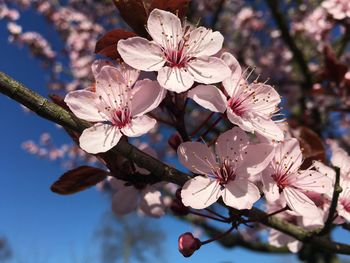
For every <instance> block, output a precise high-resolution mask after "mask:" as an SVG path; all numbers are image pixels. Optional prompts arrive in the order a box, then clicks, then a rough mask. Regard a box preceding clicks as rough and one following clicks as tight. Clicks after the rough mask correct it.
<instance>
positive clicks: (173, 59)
mask: <svg viewBox="0 0 350 263" xmlns="http://www.w3.org/2000/svg"><path fill="white" fill-rule="evenodd" d="M147 29H148V32H149V34H150V35H151V37H152V39H153V41H149V40H147V39H145V38H141V37H132V38H129V39H126V40H120V41H119V42H118V52H119V54H120V55H121V57H122V58H123V60H124V61H125V62H126V63H127V64H129V65H130V66H132V67H134V68H136V69H140V70H143V71H158V77H157V80H158V82H159V83H160V85H161V86H163V87H164V88H166V89H168V90H170V91H175V92H177V93H180V92H183V91H186V90H188V89H189V88H191V86H192V85H193V83H194V81H197V82H200V83H205V84H210V83H216V82H220V81H222V80H223V79H225V78H227V77H228V76H229V75H230V70H229V68H228V67H227V66H226V65H225V63H224V62H223V61H222V60H221V59H219V58H216V57H211V56H212V55H214V54H216V53H217V52H218V51H219V50H220V49H221V48H222V43H223V40H224V38H223V36H222V35H221V34H220V33H219V32H212V30H210V29H206V28H204V27H199V28H195V29H191V28H190V27H189V26H185V27H182V25H181V21H180V19H179V18H178V17H177V16H175V15H174V14H172V13H170V12H166V11H163V10H159V9H154V10H153V11H152V12H151V14H150V16H149V18H148V21H147Z"/></svg>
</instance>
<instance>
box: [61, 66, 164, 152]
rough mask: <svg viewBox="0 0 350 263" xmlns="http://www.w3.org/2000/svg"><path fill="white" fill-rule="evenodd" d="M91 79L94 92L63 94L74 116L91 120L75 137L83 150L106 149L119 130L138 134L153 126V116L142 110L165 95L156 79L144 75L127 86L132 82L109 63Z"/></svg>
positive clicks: (111, 143) (101, 150)
mask: <svg viewBox="0 0 350 263" xmlns="http://www.w3.org/2000/svg"><path fill="white" fill-rule="evenodd" d="M95 79H96V92H91V91H88V90H78V91H72V92H70V93H68V94H67V96H66V98H65V102H66V103H67V105H68V107H69V108H70V109H71V110H72V112H73V113H74V114H75V115H76V116H77V117H79V118H81V119H84V120H87V121H90V122H95V125H94V126H92V127H90V128H88V129H85V130H84V131H83V133H82V134H81V136H80V138H79V143H80V147H81V148H82V149H83V150H85V151H87V152H89V153H93V154H96V153H99V152H106V151H108V150H109V149H111V148H112V147H113V146H115V145H116V144H117V143H118V141H119V140H120V138H121V137H122V135H123V134H124V135H126V136H128V137H138V136H141V135H143V134H145V133H147V132H148V131H149V130H151V129H152V128H153V127H154V125H155V124H156V120H154V119H153V118H150V117H148V116H146V115H145V114H146V113H147V112H149V111H151V110H153V109H155V108H156V107H157V106H158V105H159V103H160V102H161V101H162V99H163V98H164V96H165V91H164V89H163V88H162V87H160V86H159V84H158V83H157V82H156V81H151V80H149V79H144V80H141V81H138V82H136V83H135V85H134V87H133V88H132V89H131V88H130V87H131V86H132V84H134V83H131V82H130V81H129V80H127V81H125V75H123V73H122V72H121V70H119V69H118V68H115V67H112V66H109V65H107V66H104V67H102V69H101V70H100V72H99V73H98V74H97V76H95ZM135 80H136V79H132V81H135ZM126 82H127V83H126Z"/></svg>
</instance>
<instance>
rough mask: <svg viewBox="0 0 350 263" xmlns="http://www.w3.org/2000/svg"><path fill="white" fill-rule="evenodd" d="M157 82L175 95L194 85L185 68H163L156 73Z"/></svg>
mask: <svg viewBox="0 0 350 263" xmlns="http://www.w3.org/2000/svg"><path fill="white" fill-rule="evenodd" d="M157 80H158V82H159V84H160V85H161V86H162V87H164V88H166V89H167V90H170V91H174V92H176V93H181V92H184V91H186V90H188V89H189V88H191V87H192V85H193V83H194V79H193V76H192V75H191V74H190V72H189V71H188V70H187V69H186V68H185V67H182V68H178V67H173V68H171V67H167V66H165V67H163V68H162V69H161V70H159V71H158V77H157Z"/></svg>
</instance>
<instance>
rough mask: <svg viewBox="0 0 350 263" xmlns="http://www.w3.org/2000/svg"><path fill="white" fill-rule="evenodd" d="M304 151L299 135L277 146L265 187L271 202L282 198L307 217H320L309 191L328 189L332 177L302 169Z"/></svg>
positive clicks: (325, 191)
mask: <svg viewBox="0 0 350 263" xmlns="http://www.w3.org/2000/svg"><path fill="white" fill-rule="evenodd" d="M301 164H302V153H301V150H300V146H299V143H298V141H297V140H296V139H289V140H287V141H285V142H282V143H280V144H279V145H278V146H276V148H275V156H274V158H273V159H272V161H271V163H270V165H269V166H268V167H267V168H266V170H264V171H263V173H262V181H263V185H264V187H263V191H264V193H265V197H266V200H267V201H268V202H275V201H276V200H278V199H280V198H283V199H285V200H286V203H287V205H288V207H289V208H290V209H291V210H293V211H295V212H296V213H298V214H299V215H302V216H305V217H320V212H319V210H318V208H317V206H316V205H315V203H314V202H313V201H312V200H311V199H310V198H309V197H308V196H307V195H306V193H307V192H309V191H312V192H315V193H329V192H330V191H331V189H332V181H331V180H330V178H328V177H327V176H324V175H322V174H321V173H319V172H317V171H315V170H311V169H308V170H304V171H303V170H299V167H300V166H301Z"/></svg>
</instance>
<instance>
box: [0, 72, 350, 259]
mask: <svg viewBox="0 0 350 263" xmlns="http://www.w3.org/2000/svg"><path fill="white" fill-rule="evenodd" d="M0 92H1V93H3V94H5V95H6V96H8V97H10V98H12V99H14V100H16V101H18V102H20V103H21V104H23V105H24V106H26V107H27V108H29V109H30V110H32V111H34V112H35V113H37V114H38V115H39V116H41V117H43V118H45V119H48V120H51V121H53V122H55V123H57V124H60V125H62V126H64V127H66V128H69V129H72V130H74V131H76V132H81V131H82V130H84V129H86V128H87V127H90V126H91V124H90V123H87V122H85V121H82V120H79V119H77V118H76V117H74V116H73V115H72V114H70V113H69V112H68V111H66V110H64V109H63V108H61V107H60V106H58V105H56V104H54V103H52V102H49V101H48V100H47V99H45V98H43V97H42V96H40V95H39V94H37V93H35V92H33V91H31V90H29V89H28V88H26V87H25V86H23V85H22V84H20V83H19V82H17V81H15V80H14V79H12V78H10V77H9V76H7V75H6V74H4V73H2V72H0ZM110 152H111V153H114V154H120V155H122V156H123V157H125V158H127V159H130V160H132V161H134V162H135V163H136V164H137V165H138V166H140V167H143V168H145V169H147V170H148V171H150V172H151V174H152V175H153V176H155V177H156V179H158V180H161V181H166V182H172V183H175V184H178V185H180V186H182V185H183V184H184V183H185V182H186V181H187V180H188V179H190V178H191V177H190V176H188V175H187V174H185V173H183V172H181V171H179V170H177V169H175V168H173V167H170V166H168V165H166V164H164V163H162V162H161V161H159V160H157V159H155V158H153V157H152V156H150V155H148V154H146V153H144V152H142V151H140V150H139V149H137V148H136V147H135V146H133V145H131V144H129V143H128V142H125V141H122V140H121V141H119V143H118V144H117V146H115V147H114V148H113V149H112V150H110V151H109V153H110ZM231 210H232V212H233V213H236V214H238V215H244V216H247V217H248V219H249V220H252V221H254V220H255V221H257V222H260V223H262V224H264V225H265V226H268V227H271V228H274V229H277V230H279V231H281V232H283V233H285V234H287V235H290V236H292V237H294V238H296V239H298V240H300V241H303V242H311V243H313V244H315V245H318V246H320V247H321V248H324V249H327V250H329V251H331V252H334V253H339V254H347V255H350V246H348V245H345V244H341V243H336V242H331V241H329V240H327V239H325V238H322V237H318V236H315V235H314V233H312V232H307V231H305V230H304V229H302V228H300V227H298V226H295V225H293V224H290V223H288V222H286V221H284V220H282V219H279V218H277V217H274V216H271V217H268V216H266V215H267V214H266V213H264V212H263V211H261V210H260V209H257V208H253V209H251V210H242V211H239V210H235V209H231Z"/></svg>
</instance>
